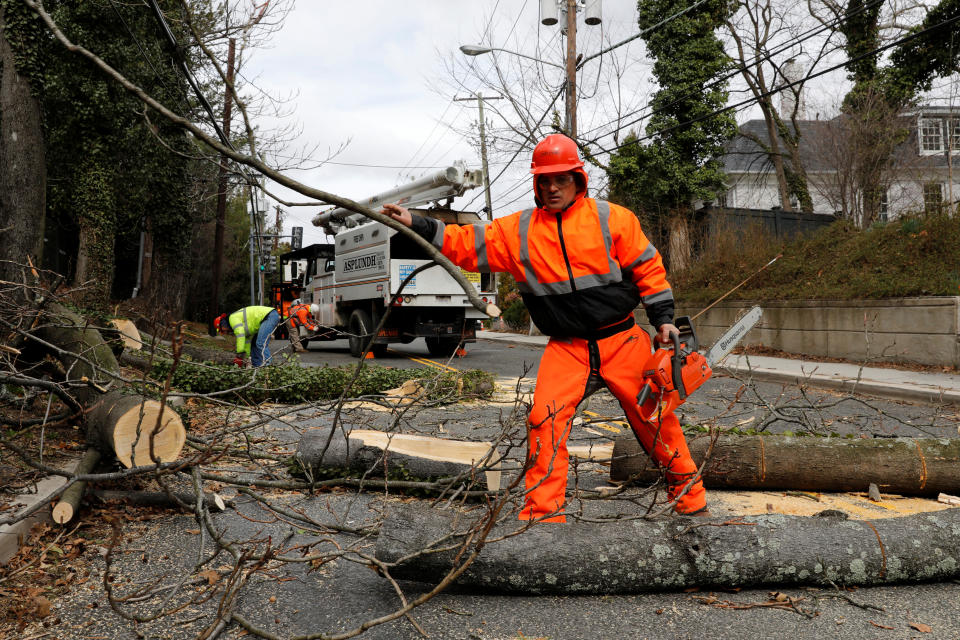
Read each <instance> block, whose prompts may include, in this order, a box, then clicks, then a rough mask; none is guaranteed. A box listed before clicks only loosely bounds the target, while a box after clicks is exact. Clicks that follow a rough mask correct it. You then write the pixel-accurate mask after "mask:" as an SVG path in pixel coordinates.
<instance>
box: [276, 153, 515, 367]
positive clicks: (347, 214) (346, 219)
mask: <svg viewBox="0 0 960 640" xmlns="http://www.w3.org/2000/svg"><path fill="white" fill-rule="evenodd" d="M482 184H483V172H482V171H476V170H468V169H467V168H466V167H465V166H464V165H463V164H455V165H452V166H450V167H447V168H446V169H444V170H442V171H438V172H437V173H435V174H433V175H430V176H427V177H424V178H421V179H420V180H417V181H414V182H410V183H409V184H405V185H402V186H400V187H397V188H395V189H391V190H389V191H385V192H383V193H379V194H377V195H375V196H372V197H370V198H367V199H365V200H361V201H359V202H360V204H362V205H365V206H367V207H370V208H371V209H374V210H379V209H380V207H381V206H382V205H383V204H385V203H389V202H393V203H398V204H402V205H404V206H405V207H407V208H410V209H412V210H414V211H416V212H417V213H418V214H420V215H424V216H431V217H434V218H437V219H439V220H443V221H444V222H446V223H456V224H471V223H479V222H480V218H479V216H478V215H477V214H475V213H469V212H459V211H452V210H450V209H448V208H443V207H441V206H438V204H437V203H438V202H439V201H441V200H446V201H447V202H446V205H447V206H449V205H450V203H451V202H452V200H453V198H454V197H456V196H460V195H462V194H463V193H465V192H466V191H467V190H468V189H473V188H476V187H479V186H482ZM424 206H431V208H426V209H424V208H420V207H424ZM313 224H314V225H315V226H318V227H321V228H323V229H324V230H325V231H326V232H327V234H328V235H332V236H333V237H334V242H333V244H332V245H325V250H324V251H316V252H315V253H316V255H317V259H316V260H315V262H314V264H311V265H310V266H308V268H307V272H306V276H307V278H308V280H307V281H306V283H305V289H304V292H303V295H302V299H303V301H304V302H311V303H316V304H317V305H319V307H320V317H319V318H317V321H318V322H319V324H320V325H321V326H323V327H327V328H331V329H333V330H334V331H330V332H329V333H328V335H327V336H324V337H317V338H311V340H314V339H325V338H327V339H333V338H338V337H342V336H344V335H345V336H347V338H348V339H349V342H350V353H351V354H352V355H353V356H354V357H357V356H360V355H361V354H362V353H363V351H364V350H365V348H366V347H367V345H368V344H369V343H370V342H371V341H372V345H371V349H370V350H371V351H372V352H373V353H374V355H382V354H383V353H384V352H385V351H386V349H387V345H388V344H390V343H395V342H400V343H409V342H412V341H413V340H416V339H417V338H425V339H426V343H427V349H428V350H429V352H430V354H431V355H433V356H448V355H450V354H451V353H453V351H454V350H455V349H456V348H457V346H458V345H459V344H461V343H462V342H474V341H475V340H476V328H477V324H478V321H479V320H480V319H482V318H484V317H485V316H484V315H483V313H481V312H480V311H478V310H476V309H475V308H474V307H473V306H472V305H471V304H470V302H469V300H468V299H467V296H466V295H464V293H463V289H461V288H460V285H459V284H457V282H456V281H455V280H454V279H453V278H452V277H451V276H450V274H448V273H447V272H446V271H445V270H444V269H443V268H442V267H439V266H434V267H432V268H429V269H425V270H424V271H421V272H419V273H417V274H416V275H415V276H413V277H412V278H411V279H410V281H409V282H408V283H407V285H406V286H405V287H404V288H403V291H402V293H401V295H400V296H399V297H397V298H396V300H394V301H393V303H392V306H391V307H390V313H389V314H388V316H387V320H386V323H385V324H384V326H383V327H382V328H381V329H380V331H379V333H377V335H376V336H374V335H373V331H374V329H375V328H376V327H377V325H378V324H379V323H380V320H381V318H383V316H384V314H385V313H386V310H387V308H388V306H389V305H391V300H392V299H393V296H394V294H396V293H397V291H398V290H399V288H400V285H401V283H402V282H403V281H404V280H405V279H406V278H407V277H408V276H409V275H410V274H411V273H413V272H414V271H415V270H416V269H417V268H418V267H421V266H423V265H425V264H428V263H429V262H430V259H429V258H428V257H427V256H426V254H425V253H424V252H423V250H422V249H421V248H420V247H419V246H417V244H416V243H415V242H414V241H412V240H410V239H409V238H407V237H406V236H404V235H403V234H402V233H400V232H398V231H396V230H395V229H392V228H390V227H388V226H387V225H385V224H381V223H379V222H374V221H372V220H370V219H368V218H366V217H364V216H362V215H360V214H356V213H353V212H351V211H349V210H347V209H343V208H336V209H332V210H329V211H326V212H322V213H320V214H319V215H317V216H316V217H315V218H314V219H313ZM282 258H283V256H281V259H282ZM463 273H464V276H466V278H467V280H469V281H470V282H471V283H472V284H473V286H474V287H476V289H477V292H478V294H479V295H480V296H481V297H482V298H483V299H484V300H486V301H489V302H495V300H494V298H495V295H496V288H495V283H494V278H493V276H492V275H491V274H478V273H469V272H466V271H464V272H463Z"/></svg>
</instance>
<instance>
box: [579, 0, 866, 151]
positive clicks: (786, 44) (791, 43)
mask: <svg viewBox="0 0 960 640" xmlns="http://www.w3.org/2000/svg"><path fill="white" fill-rule="evenodd" d="M883 1H884V0H873V1H872V2H870V3H867V4H865V5H863V6H861V7H859V8H858V9H857V10H856V11H852V12H850V13H849V14H846V15H844V16H843V17H840V18H837V19H835V20H832V21H830V22H828V23H826V24H821V25H820V26H817V27H814V28H812V29H810V30H808V31H807V32H805V33H803V34H800V35H799V36H797V38H795V39H791V40H788V41H786V42H784V43H781V44H780V45H777V48H774V49H772V50H770V51H767V52H765V53H763V54H760V55H757V56H754V57H753V58H752V59H751V60H750V62H749V63H746V62H745V63H743V64H740V65H738V66H737V67H736V68H735V69H733V70H731V71H730V72H729V73H727V74H725V75H723V76H721V77H719V78H717V79H716V80H713V81H711V82H709V83H707V84H705V85H704V86H703V89H704V90H706V89H711V88H713V87H715V86H717V85H718V84H720V83H723V82H726V81H727V80H730V79H731V78H733V77H735V76H737V75H739V74H741V73H743V71H744V70H746V69H748V68H750V67H753V66H755V65H756V64H758V63H760V62H762V61H764V60H768V61H771V62H772V58H773V56H775V55H777V54H779V53H782V52H783V51H785V50H787V49H789V48H790V47H793V46H796V45H798V44H801V43H803V42H806V41H807V40H809V39H810V38H813V37H815V36H817V35H820V34H821V33H822V32H823V31H826V30H828V29H832V28H833V27H835V26H837V25H838V24H840V23H841V22H843V21H845V20H848V19H850V18H853V17H855V16H856V15H857V14H858V13H861V12H863V11H867V10H868V9H870V8H871V7H873V6H874V5H877V4H881V3H882V2H883ZM804 81H806V79H804ZM742 91H743V92H747V91H749V89H747V88H744V89H743V90H742ZM692 95H695V92H693V91H691V92H688V93H687V94H685V95H682V96H680V97H678V98H676V99H674V100H673V101H671V102H669V103H667V104H666V105H663V106H662V107H661V108H660V110H657V111H654V108H653V107H651V106H650V105H646V106H644V107H641V108H640V109H637V110H635V111H633V112H631V113H627V114H625V115H623V116H620V117H619V118H617V120H621V119H623V118H628V117H631V116H634V115H637V114H640V113H642V112H643V111H645V110H649V111H650V113H649V114H648V115H649V116H652V115H653V114H655V113H661V112H662V110H663V109H665V108H668V107H670V106H672V105H674V104H676V103H677V102H679V101H681V100H684V99H686V98H689V97H690V96H692ZM642 119H643V117H641V118H640V120H642ZM617 120H613V121H610V122H607V123H605V124H602V125H598V126H596V127H594V128H592V129H588V130H587V131H585V132H583V134H582V135H581V137H585V136H588V135H589V134H591V133H593V132H594V131H598V130H600V129H604V128H606V127H609V126H610V125H611V124H613V123H614V122H616V121H617ZM638 121H639V120H635V121H633V122H632V123H631V124H629V125H626V126H632V125H633V124H636V123H637V122H638ZM621 130H622V127H621V128H618V129H616V130H614V131H611V132H607V133H604V134H603V135H613V134H615V133H619V132H620V131H621ZM591 142H595V141H591Z"/></svg>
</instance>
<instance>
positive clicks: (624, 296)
mask: <svg viewBox="0 0 960 640" xmlns="http://www.w3.org/2000/svg"><path fill="white" fill-rule="evenodd" d="M413 220H414V223H413V225H412V228H413V229H414V230H415V231H417V233H419V234H420V235H421V236H422V237H424V238H426V239H427V240H428V241H430V242H431V243H432V244H433V245H434V246H436V247H437V248H439V249H440V250H441V251H442V253H443V254H444V255H445V256H447V257H448V258H450V260H451V261H452V262H454V263H456V264H457V265H459V266H461V267H463V268H464V269H467V270H469V271H479V272H495V271H507V272H509V273H510V274H511V275H513V277H514V279H515V280H516V281H517V286H518V288H519V289H520V293H521V296H522V297H523V301H524V304H525V305H526V307H527V310H528V311H529V312H530V316H531V318H532V319H533V321H534V323H536V325H537V327H538V328H539V329H540V331H542V332H543V333H544V334H546V335H548V336H554V337H581V338H589V337H591V336H595V335H596V333H597V331H598V330H600V329H602V328H604V327H610V326H611V325H614V324H617V323H619V322H621V321H623V320H624V319H626V318H627V317H628V316H629V317H631V318H632V312H633V310H634V309H635V308H636V307H638V306H639V305H640V304H643V306H644V307H645V309H646V311H647V316H648V318H649V320H650V323H651V324H652V325H653V326H654V327H659V326H660V325H661V324H663V323H665V322H672V321H673V306H674V305H673V291H672V290H671V289H670V284H669V283H668V282H667V279H666V270H665V269H664V266H663V260H662V259H661V257H660V253H659V252H658V251H657V250H656V248H655V247H654V246H653V244H651V243H650V241H649V240H648V239H647V237H646V236H645V235H644V233H643V230H642V229H641V228H640V222H639V220H637V217H636V216H635V215H634V214H633V213H632V212H631V211H630V210H629V209H626V208H624V207H621V206H619V205H616V204H612V203H608V202H605V201H602V200H594V199H593V198H587V197H584V192H583V191H581V192H580V193H579V194H578V197H577V199H576V200H575V201H574V202H573V204H571V205H570V206H569V207H568V208H567V209H566V210H564V211H562V212H551V211H547V210H546V209H543V208H541V207H537V208H535V209H526V210H524V211H518V212H516V213H514V214H512V215H509V216H507V217H504V218H498V219H496V220H494V221H493V222H490V223H488V224H486V225H446V224H444V223H443V222H441V221H439V220H434V219H432V218H422V217H420V216H414V217H413Z"/></svg>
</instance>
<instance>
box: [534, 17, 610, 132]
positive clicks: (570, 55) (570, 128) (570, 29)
mask: <svg viewBox="0 0 960 640" xmlns="http://www.w3.org/2000/svg"><path fill="white" fill-rule="evenodd" d="M580 5H583V11H584V20H583V21H584V23H586V24H588V25H590V26H595V25H598V24H600V22H601V21H602V19H601V15H600V14H601V6H602V2H601V0H540V23H541V24H543V25H546V26H551V25H555V24H557V22H558V20H557V8H558V6H562V11H563V13H564V17H565V18H566V26H565V27H564V32H565V34H566V36H567V56H566V65H565V66H566V71H567V81H566V88H565V93H566V99H565V100H564V104H565V109H564V110H565V112H566V113H565V121H564V129H565V130H566V133H567V136H569V137H571V138H573V139H576V137H577V11H579V10H580ZM601 53H603V52H601ZM596 55H600V54H595V55H594V56H591V57H596ZM588 59H589V58H588Z"/></svg>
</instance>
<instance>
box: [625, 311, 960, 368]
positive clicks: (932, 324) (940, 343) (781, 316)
mask: <svg viewBox="0 0 960 640" xmlns="http://www.w3.org/2000/svg"><path fill="white" fill-rule="evenodd" d="M754 304H756V303H752V302H744V301H734V302H729V303H726V302H721V303H720V304H718V305H717V306H715V307H713V308H712V309H710V310H709V311H707V312H706V313H704V314H703V315H702V316H700V317H699V318H697V320H696V321H694V328H695V329H696V331H697V336H698V337H699V338H700V342H701V343H702V344H703V346H705V347H709V346H711V345H712V344H713V343H714V341H715V340H716V339H717V338H718V337H719V336H720V334H721V333H723V331H725V330H726V329H727V327H729V326H730V325H732V324H733V323H734V322H736V320H737V318H739V317H740V316H741V315H742V313H743V311H744V310H746V309H748V308H750V307H751V306H753V305H754ZM760 306H761V307H762V308H763V320H762V321H761V324H760V326H759V327H758V328H756V329H754V330H753V331H751V332H750V333H748V334H747V337H746V339H745V340H744V344H749V345H763V346H766V347H770V348H772V349H779V350H781V351H787V352H790V353H802V354H806V355H812V356H828V357H833V358H844V359H848V360H854V361H856V362H861V363H862V362H868V361H872V362H910V363H917V364H928V365H941V366H954V367H957V366H960V297H954V296H949V297H947V296H944V297H928V298H896V299H890V300H798V301H784V302H765V303H761V304H760ZM700 308H701V307H697V308H690V307H686V308H685V307H684V306H683V305H682V304H681V305H678V309H677V315H678V316H682V315H689V316H693V315H695V314H696V313H698V312H699V310H700ZM638 316H641V317H642V316H643V312H642V311H640V312H639V313H638ZM643 324H646V321H645V320H644V321H643Z"/></svg>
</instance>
